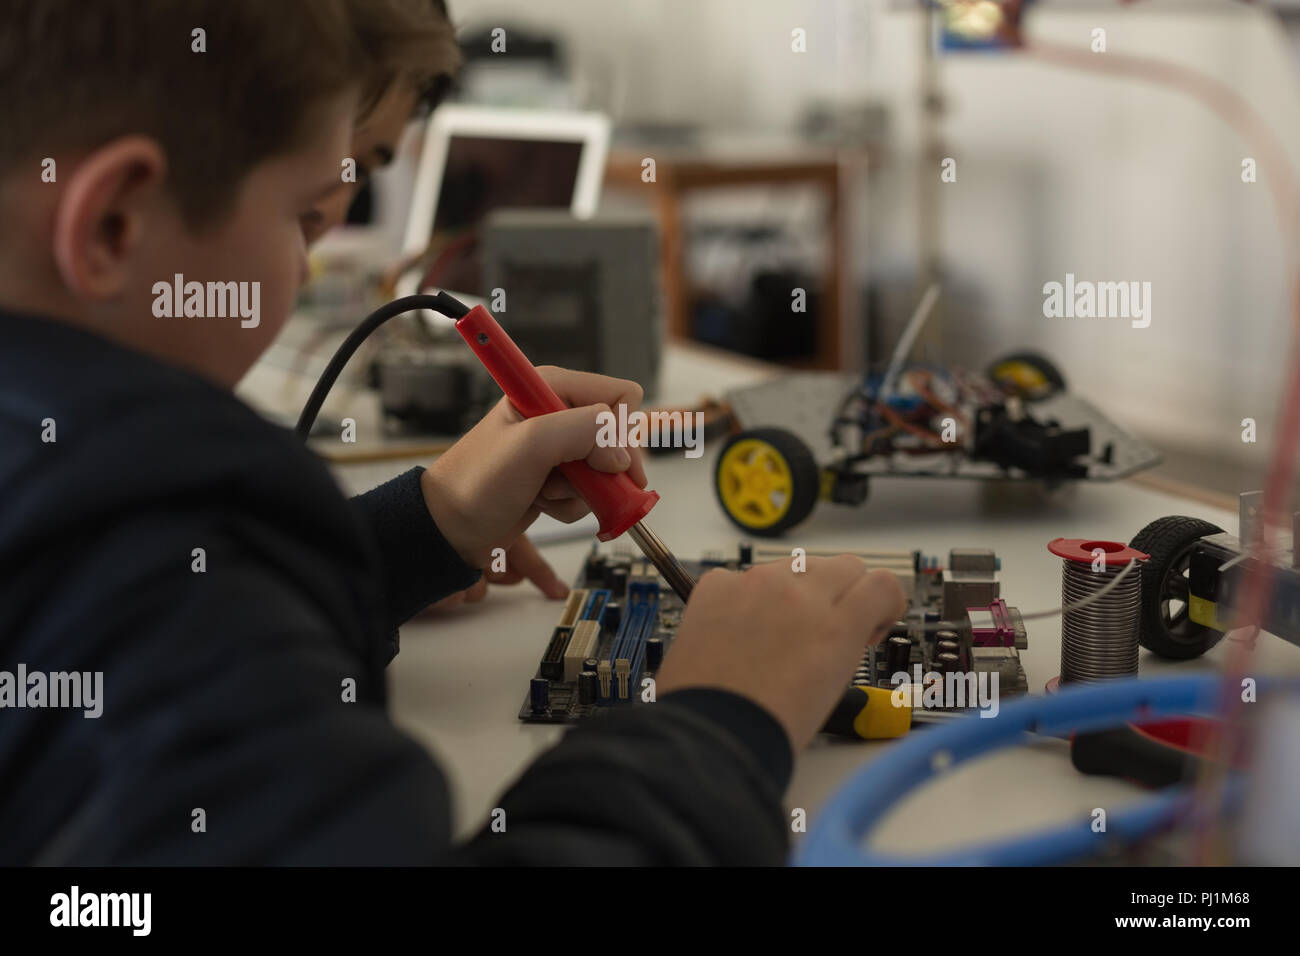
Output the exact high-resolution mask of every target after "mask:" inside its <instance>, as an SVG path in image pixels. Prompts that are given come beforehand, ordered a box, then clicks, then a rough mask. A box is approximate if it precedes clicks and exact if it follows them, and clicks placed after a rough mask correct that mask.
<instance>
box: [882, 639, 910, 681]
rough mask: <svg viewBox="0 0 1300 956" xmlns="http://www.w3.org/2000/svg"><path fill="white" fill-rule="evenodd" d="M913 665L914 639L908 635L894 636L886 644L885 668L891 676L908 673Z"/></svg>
mask: <svg viewBox="0 0 1300 956" xmlns="http://www.w3.org/2000/svg"><path fill="white" fill-rule="evenodd" d="M911 663H912V639H911V638H910V637H908V636H907V635H906V634H894V635H893V636H891V637H890V638H889V640H888V641H886V642H885V666H886V667H887V668H888V670H889V673H890V675H891V676H892V675H893V674H898V673H906V671H907V668H908V667H909V666H910V665H911Z"/></svg>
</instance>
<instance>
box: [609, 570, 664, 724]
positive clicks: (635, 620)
mask: <svg viewBox="0 0 1300 956" xmlns="http://www.w3.org/2000/svg"><path fill="white" fill-rule="evenodd" d="M658 607H659V596H658V593H657V589H655V592H643V593H642V594H639V595H638V596H637V598H636V599H635V603H634V604H633V605H632V608H631V611H630V613H629V614H628V615H627V617H626V619H625V620H624V622H623V627H621V628H619V634H618V638H617V639H616V640H615V641H614V647H613V649H612V650H611V651H610V655H609V661H610V664H611V665H612V666H613V669H614V674H615V675H616V676H617V678H618V686H617V696H618V699H619V700H629V699H631V695H632V686H631V685H632V683H633V682H634V681H635V680H636V679H637V676H638V675H639V673H640V670H641V665H642V662H643V661H644V659H645V642H646V640H647V639H648V638H649V637H650V635H651V634H652V633H653V632H654V625H655V616H656V613H657V611H658Z"/></svg>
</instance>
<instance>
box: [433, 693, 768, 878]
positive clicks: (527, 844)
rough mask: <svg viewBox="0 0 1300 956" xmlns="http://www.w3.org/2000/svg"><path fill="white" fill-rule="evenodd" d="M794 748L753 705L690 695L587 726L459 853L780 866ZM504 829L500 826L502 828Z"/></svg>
mask: <svg viewBox="0 0 1300 956" xmlns="http://www.w3.org/2000/svg"><path fill="white" fill-rule="evenodd" d="M791 765H792V756H791V752H790V745H789V742H788V738H787V737H786V735H785V732H784V730H783V729H782V728H781V726H780V725H779V724H778V723H777V722H776V720H775V719H774V718H773V717H772V716H771V715H770V714H768V713H767V712H766V711H765V710H763V709H762V708H761V707H759V706H758V705H757V704H754V703H752V702H750V701H749V700H747V699H745V698H743V697H740V696H737V695H735V694H731V693H729V692H726V691H721V690H711V689H691V690H684V691H678V692H676V693H673V694H668V695H665V696H664V697H663V698H662V699H661V700H660V701H658V702H657V703H654V704H647V705H641V706H634V707H632V708H629V709H628V710H627V711H624V712H622V713H616V714H611V715H609V716H606V717H603V718H601V719H598V720H593V721H590V722H588V723H586V724H584V725H582V726H580V727H578V728H576V729H574V730H572V731H570V732H569V733H568V734H567V735H566V737H565V738H564V740H563V741H562V742H561V743H560V744H558V745H557V746H556V747H555V748H553V749H552V750H550V751H549V752H548V753H546V754H544V755H543V756H542V757H541V758H540V759H538V760H537V762H536V763H534V764H533V765H532V766H531V767H530V768H529V769H528V770H527V771H525V773H524V774H523V775H522V776H521V777H520V779H519V780H518V781H517V782H516V783H515V784H514V786H512V787H511V788H510V789H509V791H508V792H507V793H506V794H505V796H504V797H503V798H502V799H501V801H500V809H501V810H503V811H504V817H499V818H498V821H497V825H496V826H494V825H493V823H491V822H490V823H489V824H488V825H487V826H486V827H485V828H484V829H483V830H482V831H481V832H480V833H479V834H478V835H477V836H476V837H475V838H474V839H473V840H471V841H470V842H469V843H468V844H467V845H465V846H463V847H461V848H459V849H458V850H457V851H456V852H455V853H454V854H453V860H454V861H455V862H459V863H463V864H473V865H492V864H512V865H516V864H541V865H592V864H594V865H601V866H609V865H656V866H669V865H744V866H756V865H778V864H781V863H783V862H784V861H785V858H786V855H787V853H788V849H789V832H790V828H789V821H788V818H787V817H786V816H785V813H784V810H783V809H782V805H781V796H782V793H783V792H784V790H785V787H786V785H787V784H788V782H789V777H790V771H791ZM502 823H504V828H502V827H501V826H500V824H502Z"/></svg>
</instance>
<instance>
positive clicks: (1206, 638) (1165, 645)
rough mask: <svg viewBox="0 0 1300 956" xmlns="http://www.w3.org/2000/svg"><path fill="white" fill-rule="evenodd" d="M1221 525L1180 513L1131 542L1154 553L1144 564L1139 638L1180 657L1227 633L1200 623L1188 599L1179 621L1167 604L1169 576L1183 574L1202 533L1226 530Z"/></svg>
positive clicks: (1169, 655) (1157, 651) (1198, 652)
mask: <svg viewBox="0 0 1300 956" xmlns="http://www.w3.org/2000/svg"><path fill="white" fill-rule="evenodd" d="M1222 532H1223V529H1222V528H1220V527H1219V526H1218V525H1214V524H1211V523H1210V522H1208V521H1202V520H1201V519H1200V518H1187V517H1183V516H1181V515H1174V516H1171V517H1168V518H1158V519H1157V520H1155V521H1153V522H1151V523H1150V524H1149V525H1147V526H1146V527H1145V528H1143V529H1142V530H1141V531H1139V532H1138V533H1137V534H1136V535H1135V536H1134V538H1133V540H1132V541H1130V542H1129V544H1130V545H1131V546H1132V547H1134V548H1137V549H1138V550H1139V551H1145V552H1146V553H1147V554H1149V555H1151V560H1149V561H1147V562H1146V564H1144V565H1143V566H1142V606H1141V609H1140V611H1139V621H1140V624H1139V627H1138V641H1139V642H1140V643H1141V644H1142V646H1143V647H1145V648H1146V649H1147V650H1149V651H1151V652H1152V653H1154V654H1156V655H1158V656H1160V657H1165V658H1168V659H1169V660H1175V661H1186V660H1191V659H1192V658H1193V657H1200V656H1201V655H1202V654H1204V653H1205V652H1206V651H1208V650H1209V649H1210V648H1211V647H1213V646H1214V645H1215V644H1217V643H1218V642H1219V640H1220V639H1221V638H1222V637H1223V632H1222V631H1216V630H1215V629H1214V628H1212V627H1206V626H1205V625H1203V624H1197V623H1196V622H1195V621H1192V620H1191V619H1190V618H1189V617H1188V616H1187V610H1188V609H1187V604H1186V602H1185V601H1184V604H1183V608H1182V610H1181V611H1180V612H1179V613H1178V614H1177V615H1176V617H1175V620H1173V621H1171V620H1169V617H1168V615H1167V613H1166V608H1165V595H1166V587H1167V581H1166V579H1167V577H1168V576H1169V575H1171V574H1180V575H1181V573H1182V570H1183V569H1181V568H1180V565H1181V563H1182V562H1183V560H1184V559H1185V558H1186V557H1187V555H1188V553H1189V552H1190V551H1191V547H1192V545H1193V544H1195V543H1196V542H1197V541H1199V540H1200V539H1201V538H1204V537H1206V536H1207V535H1211V534H1221V533H1222Z"/></svg>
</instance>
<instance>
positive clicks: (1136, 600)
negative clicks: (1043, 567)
mask: <svg viewBox="0 0 1300 956" xmlns="http://www.w3.org/2000/svg"><path fill="white" fill-rule="evenodd" d="M1047 550H1049V551H1051V552H1052V554H1054V555H1056V556H1057V557H1059V558H1062V559H1063V560H1062V565H1061V604H1062V606H1063V608H1064V612H1063V613H1062V615H1061V683H1063V684H1064V683H1076V682H1091V681H1102V680H1111V679H1114V678H1119V677H1133V676H1135V675H1136V674H1137V670H1138V611H1139V607H1140V601H1141V596H1142V567H1141V565H1140V564H1135V562H1141V561H1145V560H1146V559H1147V557H1148V555H1146V554H1143V553H1142V552H1141V551H1138V550H1136V549H1135V548H1130V547H1129V546H1128V545H1125V544H1120V543H1118V542H1115V541H1092V540H1089V539H1087V538H1057V539H1055V540H1054V541H1052V542H1051V543H1049V544H1048V545H1047ZM1098 562H1100V567H1098ZM1130 564H1133V565H1134V566H1133V567H1131V568H1130V567H1129V565H1130ZM1094 569H1095V570H1094ZM1126 569H1127V570H1126ZM1121 574H1122V575H1123V579H1122V580H1120V581H1118V582H1116V578H1118V577H1119V576H1120V575H1121ZM1110 585H1113V586H1110ZM1108 586H1109V587H1108ZM1103 590H1105V593H1104V594H1102V593H1100V592H1102V591H1103ZM1080 604H1082V605H1083V606H1081V607H1080V606H1078V605H1080Z"/></svg>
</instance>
